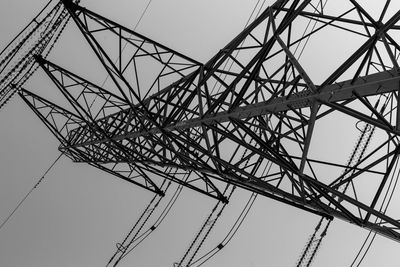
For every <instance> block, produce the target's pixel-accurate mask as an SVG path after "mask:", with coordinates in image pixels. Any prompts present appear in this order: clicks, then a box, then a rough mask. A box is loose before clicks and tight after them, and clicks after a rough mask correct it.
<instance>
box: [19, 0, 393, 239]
mask: <svg viewBox="0 0 400 267" xmlns="http://www.w3.org/2000/svg"><path fill="white" fill-rule="evenodd" d="M62 2H63V4H64V6H65V8H66V9H67V10H68V12H69V14H70V16H71V18H72V19H73V20H74V22H75V24H76V25H77V26H78V28H79V30H80V31H81V33H82V35H83V36H84V38H85V39H86V41H87V42H88V43H89V45H90V47H91V48H92V50H93V51H94V53H95V54H96V56H97V58H98V60H99V64H101V65H102V66H103V67H104V69H105V70H106V71H107V74H108V75H109V77H110V80H111V81H112V85H109V86H110V87H109V88H105V87H102V86H99V85H96V83H92V82H90V81H88V80H87V79H85V78H83V77H82V76H80V75H77V74H74V73H72V72H70V71H68V70H66V69H64V68H62V67H60V66H59V65H57V64H54V63H52V62H50V61H47V60H45V59H43V58H41V57H37V62H38V63H39V64H40V66H41V67H42V69H43V70H44V71H45V73H47V75H48V77H49V78H50V79H51V80H52V81H53V82H54V85H55V87H56V88H58V89H59V91H60V92H61V93H62V94H63V97H64V99H65V103H67V104H66V105H64V106H63V105H57V104H55V103H53V102H51V101H49V100H47V99H45V98H43V97H41V96H39V95H37V94H35V93H33V92H30V91H28V90H25V89H23V90H21V92H20V96H21V97H22V98H23V99H24V100H25V102H26V103H27V104H28V105H29V106H30V107H31V108H32V110H33V111H34V112H35V113H36V114H37V115H38V116H39V118H40V119H41V120H42V121H43V122H44V123H45V124H46V126H47V127H48V128H49V129H50V130H51V131H52V132H53V134H54V135H55V136H56V137H57V138H58V139H59V141H60V142H61V145H60V148H59V149H60V150H61V151H62V152H64V153H65V154H66V155H67V156H68V157H70V158H71V159H72V160H74V161H77V162H86V163H88V164H90V165H93V166H95V167H97V168H100V169H102V170H104V171H107V172H109V173H112V174H114V175H116V176H117V177H119V178H122V179H124V180H127V181H129V182H132V183H134V184H136V185H138V186H140V187H143V188H145V189H147V190H149V191H152V192H155V193H157V194H161V195H162V194H163V191H162V190H161V189H160V185H161V184H162V182H163V181H164V179H169V180H172V181H174V182H177V183H180V184H182V185H184V186H186V187H188V188H191V189H193V190H195V191H198V192H200V193H203V194H205V195H208V196H210V197H213V198H216V199H218V200H222V201H226V196H225V195H224V194H223V189H224V188H225V184H226V183H229V184H232V185H235V186H238V187H241V188H244V189H246V190H250V191H252V192H256V193H258V194H260V195H264V196H266V197H269V198H272V199H275V200H277V201H280V202H283V203H286V204H289V205H292V206H294V207H297V208H300V209H303V210H306V211H309V212H312V213H315V214H318V215H321V216H324V217H327V218H333V217H336V218H340V219H342V220H345V221H348V222H350V223H353V224H356V225H359V226H361V227H365V228H368V229H371V230H373V231H375V232H377V233H379V234H381V235H384V236H386V237H389V238H393V239H395V240H398V241H400V222H399V220H398V219H399V218H396V216H397V217H400V216H399V215H396V214H395V213H390V214H389V213H388V212H385V211H383V210H382V209H381V208H380V206H381V204H382V203H383V202H384V194H382V192H383V191H384V190H385V189H386V188H387V187H389V186H392V183H389V182H388V181H390V179H391V177H392V175H394V174H396V173H397V172H398V166H397V160H398V155H399V153H400V146H399V138H398V136H399V134H400V116H399V114H400V110H399V108H398V105H397V104H398V101H399V99H400V95H399V82H400V76H399V65H398V60H397V59H398V55H399V52H400V46H399V42H397V40H396V38H395V37H396V35H398V34H397V32H398V30H399V29H400V25H399V22H398V21H399V19H400V11H397V12H392V11H391V10H390V9H389V8H388V7H389V6H390V1H386V2H382V3H378V4H376V5H377V7H374V11H376V10H379V14H378V16H376V14H373V15H371V14H370V13H369V11H367V10H366V9H365V7H363V6H362V5H360V4H359V3H358V2H357V1H356V0H340V1H335V4H332V6H329V5H325V3H323V2H322V1H319V0H318V1H312V0H303V1H300V0H280V1H277V2H276V3H274V4H273V5H272V6H270V7H268V8H267V9H266V10H265V11H263V12H262V13H261V14H260V16H259V17H258V18H257V19H255V20H254V21H253V22H252V23H251V24H249V26H248V27H246V28H245V29H244V30H243V31H242V32H241V33H239V34H238V35H237V36H236V37H235V38H234V39H233V40H232V41H231V42H230V43H229V44H227V45H226V46H225V47H224V48H222V49H221V50H220V51H219V52H218V53H217V54H216V55H215V56H214V57H213V58H212V59H211V60H209V61H208V62H207V63H205V64H202V63H199V62H197V61H196V60H193V59H191V58H190V57H188V56H185V55H183V54H181V53H179V52H177V51H174V50H173V49H170V48H168V47H166V46H164V45H162V44H160V43H158V42H155V41H153V40H151V39H149V38H147V37H145V36H143V35H140V34H138V33H136V32H134V31H132V30H130V29H128V28H126V27H124V26H122V25H119V24H118V23H116V22H113V21H111V20H109V19H107V18H105V17H103V16H101V15H99V14H96V13H95V12H92V11H90V10H88V9H85V8H83V7H81V6H79V5H77V4H75V3H73V2H71V1H68V0H63V1H62ZM394 33H396V35H395V34H394ZM105 36H106V37H107V38H105ZM305 44H307V46H305ZM343 49H345V51H341V50H343ZM115 57H117V60H116V61H115ZM144 81H146V82H144ZM360 123H361V124H364V125H365V124H368V125H370V126H371V127H374V129H375V132H374V135H375V136H377V138H376V140H374V141H373V142H372V143H370V144H369V151H368V152H366V153H364V154H363V155H362V157H361V158H360V159H359V160H358V161H357V163H355V164H354V165H351V166H348V164H346V162H347V155H348V154H349V152H350V151H351V150H352V149H351V148H349V147H346V146H345V144H346V142H345V140H342V139H341V138H340V137H339V136H340V134H341V133H343V132H346V133H347V134H348V136H349V137H351V136H353V135H354V134H355V133H356V132H357V128H356V127H354V125H359V124H360ZM349 125H351V126H353V127H349ZM350 139H351V138H350ZM242 155H246V157H244V158H243V157H242ZM268 162H271V163H273V166H272V168H271V170H270V171H269V172H268V173H267V174H266V173H265V170H264V168H265V166H266V165H267V163H268ZM171 168H173V169H180V170H184V171H185V172H184V173H185V174H186V173H187V172H188V171H190V173H191V176H190V177H187V176H184V175H181V176H180V175H170V173H171V172H168V171H166V170H167V169H171ZM184 177H185V178H184ZM343 186H347V187H348V189H347V190H346V191H343V190H342V189H341V188H343Z"/></svg>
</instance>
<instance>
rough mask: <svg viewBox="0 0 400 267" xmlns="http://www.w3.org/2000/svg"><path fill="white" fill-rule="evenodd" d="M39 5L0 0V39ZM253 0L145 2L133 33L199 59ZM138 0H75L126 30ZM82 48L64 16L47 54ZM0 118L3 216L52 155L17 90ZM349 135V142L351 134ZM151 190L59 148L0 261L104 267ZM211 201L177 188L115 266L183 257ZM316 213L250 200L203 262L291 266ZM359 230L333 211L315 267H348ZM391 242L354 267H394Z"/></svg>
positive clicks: (168, 262) (227, 221) (239, 199)
mask: <svg viewBox="0 0 400 267" xmlns="http://www.w3.org/2000/svg"><path fill="white" fill-rule="evenodd" d="M370 1H371V2H372V0H370ZM45 2H46V1H43V0H40V1H39V0H36V1H22V0H14V1H5V0H3V1H1V2H0V7H1V8H0V33H1V37H2V38H1V40H0V47H4V45H6V43H7V42H8V41H9V40H11V39H12V38H13V36H14V35H15V34H17V32H18V31H19V30H20V29H22V27H23V26H24V25H25V24H27V23H28V22H29V20H30V19H31V18H33V17H34V16H35V14H36V13H37V12H38V11H39V10H40V9H41V7H42V6H44V4H45ZM256 2H257V1H255V0H252V1H248V0H234V1H233V0H229V1H227V0H202V1H199V0H189V1H187V0H186V1H183V0H169V1H161V0H153V2H152V4H151V5H150V7H149V10H148V12H147V14H146V16H145V17H144V18H143V20H142V22H141V24H140V25H139V27H138V28H137V30H138V32H140V33H142V34H145V35H148V36H149V37H151V38H153V39H155V40H158V41H159V42H161V43H164V44H166V45H167V46H169V47H171V48H174V49H176V50H178V51H181V52H182V53H184V54H187V55H189V56H191V57H193V58H194V59H196V60H199V61H201V62H206V61H207V60H208V59H209V58H211V57H212V56H213V54H214V53H216V52H217V51H218V49H220V48H221V47H222V46H224V45H225V44H226V43H227V42H229V41H230V39H231V38H233V37H234V36H235V34H237V33H238V32H239V31H240V30H241V29H242V28H243V26H244V24H245V22H246V20H247V18H248V16H249V15H250V13H251V10H252V9H253V7H254V5H255V4H256ZM270 2H272V1H270ZM363 2H366V1H363ZM146 4H147V1H145V0H135V1H132V0H115V1H105V0H83V1H81V5H83V6H86V7H88V8H90V9H93V10H94V11H96V12H98V13H101V14H104V15H105V16H108V17H110V18H112V19H113V20H116V21H118V22H119V23H121V24H124V25H126V26H128V27H133V26H134V25H135V24H136V22H137V20H138V18H139V16H140V14H141V12H142V10H143V9H144V8H145V6H146ZM84 49H87V46H85V44H84V41H83V38H82V37H81V36H80V35H79V33H78V32H77V31H76V29H75V28H74V27H73V26H72V25H71V26H70V27H69V28H68V29H67V31H66V33H65V36H63V38H62V39H61V40H60V43H59V45H58V46H57V48H56V49H55V51H54V52H55V54H54V55H52V56H51V59H52V60H54V61H55V62H56V63H60V64H62V65H63V66H68V67H69V68H72V69H74V68H76V66H77V63H76V62H79V55H80V53H86V52H84V51H86V50H84ZM74 51H76V54H75V53H74ZM57 52H58V54H57ZM87 53H90V51H89V50H87ZM45 78H46V77H44V75H43V74H41V73H38V74H37V75H36V76H35V78H34V81H33V82H32V83H31V84H29V83H28V84H27V88H28V89H29V86H31V87H34V86H42V85H43V86H44V87H46V86H48V84H49V83H48V81H46V80H45ZM41 83H43V84H41ZM0 123H1V127H0V147H1V150H0V170H1V171H0V178H1V179H0V220H2V219H3V218H5V217H7V215H8V214H9V212H10V211H11V210H12V209H13V208H14V207H15V205H16V204H17V203H18V202H19V201H20V200H21V198H22V197H23V196H24V195H25V194H26V192H27V191H29V189H30V188H31V187H32V186H33V185H34V184H35V183H36V181H37V180H38V179H39V177H40V176H41V175H42V174H43V172H44V171H45V170H46V169H47V168H48V167H49V165H50V164H51V163H52V161H54V160H55V158H56V157H57V156H58V155H59V152H58V151H57V147H58V143H57V140H56V139H55V138H54V137H53V136H52V135H51V133H50V132H49V131H48V130H47V129H46V128H45V126H44V125H43V124H42V123H41V122H40V121H39V119H38V118H37V117H36V116H35V115H34V114H33V112H31V111H30V110H29V109H28V108H27V106H26V105H24V104H23V103H22V101H21V100H20V99H19V98H18V97H15V98H14V99H13V101H12V102H11V103H10V104H8V105H7V106H6V107H5V108H3V109H2V110H0ZM351 138H353V139H354V141H355V138H356V136H352V137H351ZM248 196H249V193H248V192H244V191H240V192H238V193H237V194H236V195H235V196H234V199H233V200H232V203H230V205H229V206H228V208H227V211H226V214H224V216H223V217H222V218H221V220H220V222H219V224H218V226H217V228H216V229H215V233H214V234H213V238H211V240H210V242H211V244H208V245H209V246H210V247H212V246H215V245H216V244H218V241H219V239H218V238H221V237H222V236H223V235H224V234H225V233H226V232H227V230H228V229H229V227H230V226H231V224H233V222H234V220H235V216H238V215H239V211H240V209H241V208H242V207H243V206H244V202H245V200H246V199H247V198H248ZM151 198H152V194H151V193H148V192H144V191H143V190H141V189H140V188H137V187H135V186H133V185H129V184H127V183H125V182H123V181H119V180H117V179H115V178H114V177H112V176H110V175H109V174H105V173H102V172H101V171H98V170H96V169H94V168H92V167H89V166H86V165H84V164H74V163H72V162H71V161H70V160H69V159H67V158H65V157H64V158H62V159H61V160H60V161H59V162H58V164H57V165H56V166H55V168H54V169H53V170H52V171H51V172H50V173H49V174H48V175H47V177H46V179H45V180H44V181H43V183H42V184H41V185H40V186H39V187H38V188H37V189H36V190H35V191H34V192H33V193H32V195H31V196H30V197H29V199H28V200H27V201H26V202H25V203H24V205H23V206H22V207H21V209H20V210H19V211H18V212H17V213H16V214H15V216H13V218H12V219H11V220H10V221H9V223H8V224H7V225H6V226H5V227H4V228H3V229H1V230H0V265H1V266H7V267H20V266H32V267H39V266H40V267H42V266H60V267H63V266H105V265H106V262H107V260H108V259H109V258H110V256H111V255H112V254H113V252H114V250H115V244H116V243H117V242H120V241H121V240H122V239H123V237H124V235H125V233H127V231H128V230H129V229H130V227H131V226H132V225H133V223H134V222H135V221H136V219H137V217H138V214H139V213H140V212H141V211H142V210H143V209H144V208H145V206H146V205H147V203H148V202H149V201H150V199H151ZM214 204H215V201H214V200H211V199H208V198H206V197H204V196H201V195H198V194H196V193H194V192H192V191H189V190H184V192H183V194H182V196H181V197H180V199H178V202H177V204H176V205H175V206H174V208H173V210H172V212H171V213H170V214H169V217H168V218H167V219H166V221H165V223H164V224H162V225H161V227H160V228H159V229H157V231H155V232H154V234H153V235H152V236H151V237H150V238H149V239H148V240H146V241H145V242H144V243H143V244H142V245H141V246H140V247H138V249H137V250H135V251H134V253H132V254H131V255H129V256H128V257H126V258H125V259H124V261H123V262H121V266H140V267H145V266H152V267H155V266H172V265H173V263H174V262H177V261H179V259H180V258H181V257H182V256H183V254H184V252H185V250H186V248H187V247H188V245H189V243H190V241H191V240H192V239H193V237H194V235H195V234H196V232H197V231H198V230H199V228H200V226H201V224H202V222H203V220H204V219H205V218H206V216H207V215H208V213H209V212H210V211H211V209H212V207H213V206H214ZM318 220H319V218H318V217H316V216H314V215H312V214H308V213H306V212H304V211H300V210H297V209H295V208H292V207H289V206H287V205H284V204H281V203H278V202H276V201H273V200H269V199H266V198H259V199H258V200H257V202H256V204H255V206H254V208H253V209H252V211H251V212H250V214H249V216H248V219H247V220H246V221H245V223H244V225H243V227H241V228H240V230H239V232H238V233H237V235H236V236H235V237H234V239H233V241H232V242H231V243H230V244H229V245H228V246H227V247H226V248H224V249H223V250H222V252H221V253H220V254H218V255H217V256H216V257H215V258H213V259H212V260H211V261H210V262H208V263H207V264H206V265H205V266H209V267H221V266H231V267H243V266H249V267H261V266H294V264H295V262H296V260H297V258H298V256H299V255H300V252H301V250H302V249H303V246H304V244H305V242H306V240H307V238H308V236H309V235H310V234H311V233H312V231H313V229H314V227H315V225H316V222H317V221H318ZM367 233H368V232H367V231H366V230H363V229H360V228H358V227H355V226H352V225H350V224H348V223H344V222H341V221H337V220H336V221H335V222H334V223H333V225H332V227H331V228H330V231H329V233H328V236H327V238H326V240H325V242H324V244H323V245H322V248H321V250H320V252H319V255H318V257H317V259H316V261H315V265H314V266H326V267H330V266H332V267H333V266H335V267H336V266H348V265H349V264H350V263H351V261H352V259H353V257H354V256H355V254H356V252H357V251H358V249H359V247H360V245H361V243H362V241H363V239H364V238H365V236H366V234H367ZM213 241H214V242H213ZM206 246H207V244H206ZM399 248H400V245H399V244H398V243H396V242H394V241H391V240H388V239H385V238H383V237H377V239H376V242H375V243H374V245H373V247H372V249H371V252H370V253H369V254H368V255H367V258H366V260H365V262H364V264H363V265H362V266H395V265H398V263H399V262H400V254H399V253H398V250H399Z"/></svg>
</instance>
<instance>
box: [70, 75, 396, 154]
mask: <svg viewBox="0 0 400 267" xmlns="http://www.w3.org/2000/svg"><path fill="white" fill-rule="evenodd" d="M399 82H400V76H399V75H398V74H397V73H396V72H395V71H393V70H392V71H385V72H380V73H375V74H371V75H368V76H364V77H360V78H358V79H356V80H355V81H354V82H353V83H352V82H351V80H347V81H344V82H340V83H337V84H333V85H328V86H325V87H319V88H318V91H317V92H316V93H312V92H311V91H304V92H300V93H297V94H293V95H291V96H289V97H286V96H285V97H277V98H274V99H271V100H267V101H265V102H260V103H257V104H252V105H247V106H245V107H239V108H236V109H234V110H233V111H230V112H229V111H224V112H219V113H214V114H208V115H205V116H204V117H200V118H195V119H190V120H183V121H180V122H178V123H175V124H171V125H167V126H166V127H163V128H162V129H161V128H158V127H152V128H149V129H147V130H142V131H132V132H128V133H125V134H122V135H117V136H113V137H112V139H113V140H123V139H125V138H136V137H140V136H146V135H149V134H157V133H161V132H162V131H175V130H184V129H190V128H193V127H199V126H201V125H212V124H216V123H223V122H228V121H229V120H230V119H232V118H233V119H239V120H240V119H245V118H251V117H255V116H261V115H266V114H274V113H278V112H284V111H288V110H292V109H302V108H308V107H311V105H312V103H314V102H315V101H317V102H320V103H335V102H340V101H346V100H352V99H356V98H357V96H358V97H367V96H372V95H378V94H383V93H389V92H393V91H398V90H399ZM121 112H128V111H121ZM119 113H120V112H119ZM119 113H116V114H113V115H111V116H118V115H119ZM126 117H127V118H129V117H128V116H126ZM108 118H109V117H108ZM99 121H101V119H100V120H99ZM126 123H129V121H126ZM80 130H81V129H76V131H77V132H80ZM105 141H107V140H106V139H104V140H90V141H88V142H84V143H78V144H75V145H74V146H75V147H76V146H85V145H91V144H95V143H101V142H105Z"/></svg>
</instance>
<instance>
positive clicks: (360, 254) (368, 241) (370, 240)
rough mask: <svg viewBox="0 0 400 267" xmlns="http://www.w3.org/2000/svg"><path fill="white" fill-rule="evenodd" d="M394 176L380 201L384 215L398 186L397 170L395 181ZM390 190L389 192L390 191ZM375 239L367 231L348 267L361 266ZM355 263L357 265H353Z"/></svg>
mask: <svg viewBox="0 0 400 267" xmlns="http://www.w3.org/2000/svg"><path fill="white" fill-rule="evenodd" d="M398 163H399V159H397V161H396V167H395V170H396V169H397V168H398ZM394 174H395V171H394V172H393V174H392V177H391V179H390V182H389V185H388V190H387V191H386V193H385V197H384V199H383V201H382V205H381V208H380V211H382V210H383V211H384V213H385V212H386V211H387V209H388V207H389V204H390V202H391V200H392V197H393V194H394V191H395V189H396V188H397V184H398V181H399V177H400V170H399V169H398V170H397V176H396V179H395V180H394ZM393 180H394V183H393ZM392 183H393V187H392V186H391V185H392ZM390 189H391V190H390ZM389 191H390V196H389V198H388V200H387V202H386V198H387V196H388V194H389ZM385 202H386V203H385ZM384 206H385V207H384ZM377 222H378V220H375V223H377ZM375 237H376V233H375V232H372V231H369V233H368V235H367V236H366V238H365V240H364V242H363V244H362V245H361V247H360V249H359V251H358V252H357V254H356V256H355V258H354V260H353V262H352V263H351V265H350V267H353V266H357V267H358V266H360V265H361V263H362V262H363V261H364V259H365V256H366V255H367V253H368V252H369V249H370V248H371V246H372V243H373V242H374V240H375ZM363 250H364V252H363ZM357 262H358V263H357ZM356 263H357V265H355V264H356Z"/></svg>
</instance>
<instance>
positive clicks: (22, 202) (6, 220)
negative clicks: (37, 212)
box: [0, 153, 63, 231]
mask: <svg viewBox="0 0 400 267" xmlns="http://www.w3.org/2000/svg"><path fill="white" fill-rule="evenodd" d="M62 155H63V153H61V154H60V155H59V156H58V157H57V159H56V160H55V161H54V162H53V163H52V164H51V165H50V167H49V168H48V169H47V170H46V171H45V172H44V174H43V175H42V177H40V179H39V180H38V181H37V183H36V184H35V185H34V186H33V187H32V188H31V190H29V192H28V193H27V194H26V195H25V197H24V198H23V199H22V200H21V201H20V202H19V203H18V205H17V206H16V207H15V208H14V209H13V210H12V212H11V213H10V214H9V215H8V216H7V218H6V219H4V221H3V222H2V223H1V225H0V231H1V229H2V228H3V227H4V226H5V225H6V223H7V222H8V221H9V220H10V219H11V218H12V217H13V215H14V214H15V212H16V211H17V210H18V209H19V208H20V207H21V206H22V204H24V202H25V200H26V199H27V198H28V197H29V195H30V194H31V193H32V192H33V190H35V189H36V188H37V187H38V186H39V184H40V183H41V182H42V181H43V179H44V177H45V176H46V175H47V174H48V173H49V172H50V170H51V169H52V168H53V167H54V165H56V163H57V162H58V160H59V159H60V158H61V156H62Z"/></svg>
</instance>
